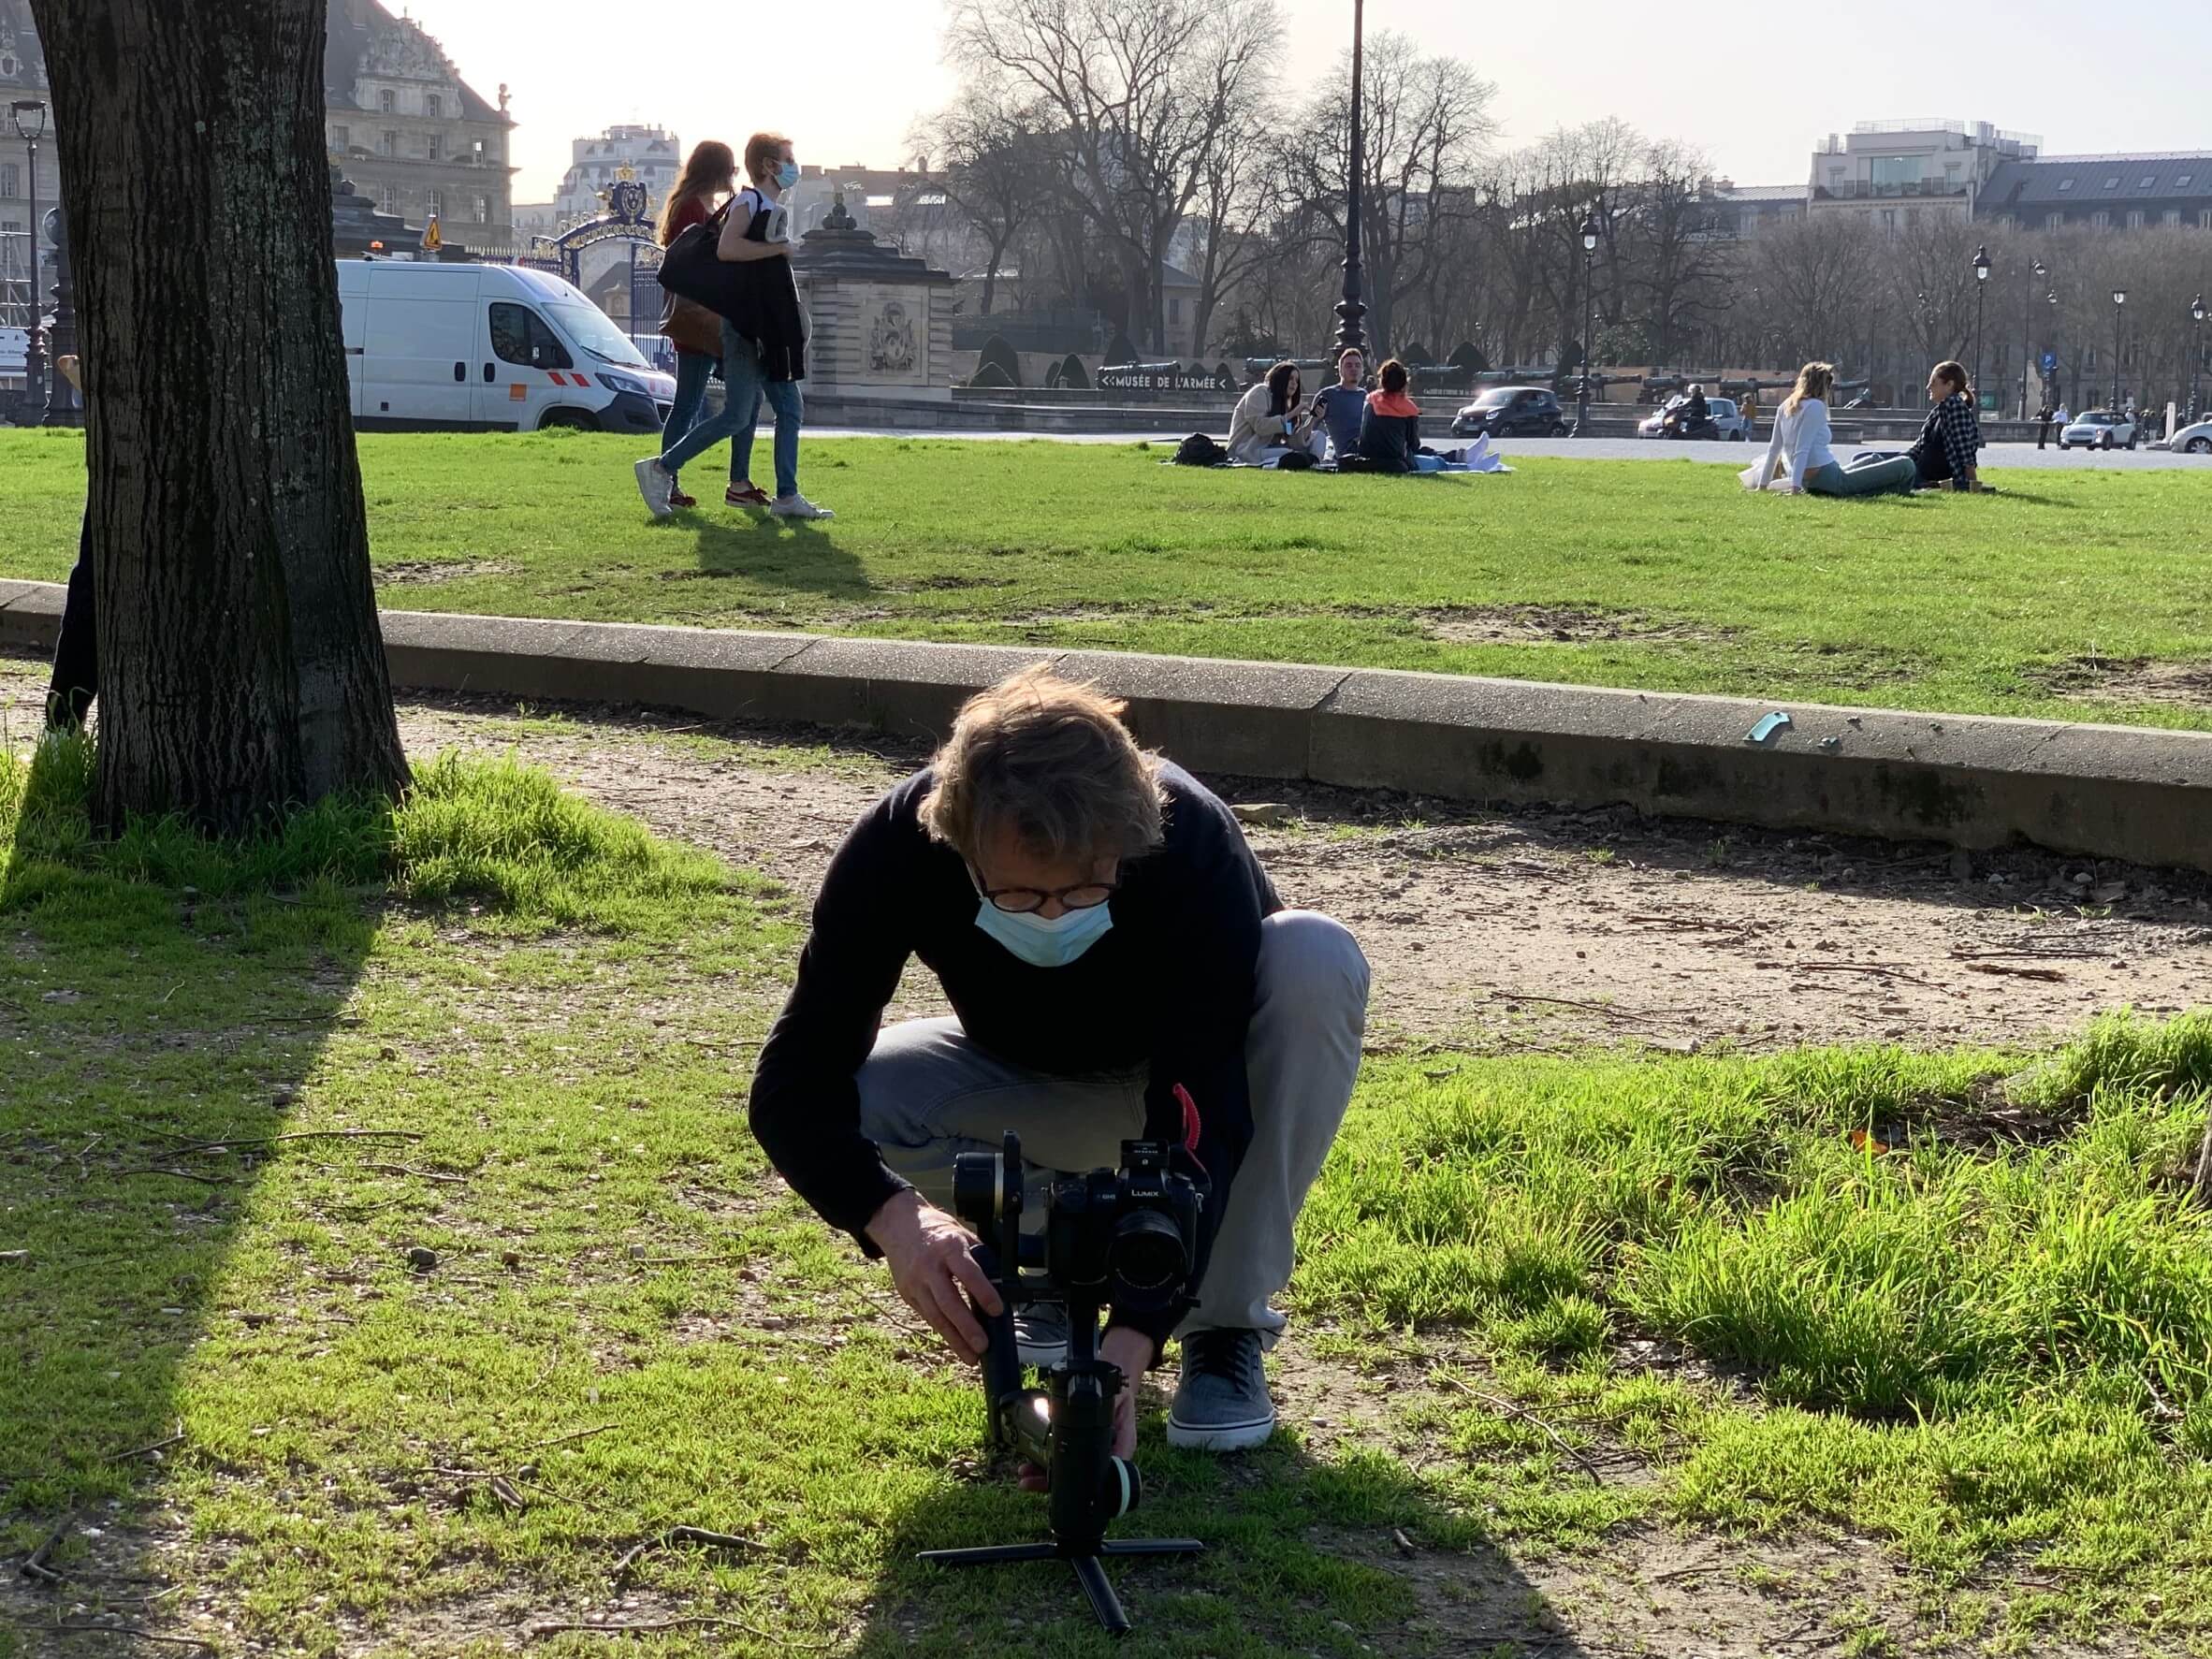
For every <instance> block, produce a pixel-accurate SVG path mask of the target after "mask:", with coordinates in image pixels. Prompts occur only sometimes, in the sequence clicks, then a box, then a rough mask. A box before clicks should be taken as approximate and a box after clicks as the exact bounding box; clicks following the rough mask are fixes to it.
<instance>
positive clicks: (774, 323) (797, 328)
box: [730, 191, 807, 381]
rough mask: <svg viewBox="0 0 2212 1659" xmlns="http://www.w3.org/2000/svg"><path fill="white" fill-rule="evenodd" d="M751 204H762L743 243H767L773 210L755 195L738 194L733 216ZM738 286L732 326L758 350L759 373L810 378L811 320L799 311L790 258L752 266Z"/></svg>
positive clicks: (741, 270)
mask: <svg viewBox="0 0 2212 1659" xmlns="http://www.w3.org/2000/svg"><path fill="white" fill-rule="evenodd" d="M749 202H757V203H758V204H759V206H758V208H757V210H756V211H754V213H753V215H752V218H751V220H750V222H749V223H748V224H747V226H746V227H745V240H747V241H749V242H764V241H766V240H768V221H769V219H770V218H771V217H772V216H773V215H774V213H775V211H776V210H775V209H774V207H773V206H771V205H770V204H769V203H768V202H767V200H766V199H765V198H764V197H762V196H759V195H757V194H755V193H753V192H751V191H739V192H738V193H737V195H736V196H735V198H734V199H733V200H732V202H731V204H730V211H738V212H742V211H744V210H745V207H746V206H747V205H748V203H749ZM736 269H737V272H738V275H739V278H740V286H739V288H738V303H737V308H736V310H735V311H734V312H733V313H731V316H730V326H731V327H734V328H735V329H736V330H737V333H738V335H739V337H740V338H742V339H745V340H749V341H751V342H753V344H755V345H756V346H758V347H759V348H760V353H761V371H762V373H763V374H764V375H765V376H766V377H767V378H768V379H770V380H778V381H784V380H804V379H806V378H807V320H806V314H805V313H804V312H803V311H802V310H801V309H800V303H799V283H798V278H797V277H796V276H795V275H794V274H793V271H792V268H791V260H790V258H789V257H788V256H779V257H777V258H774V259H753V260H748V261H746V262H745V263H743V264H740V265H738V266H737V267H736Z"/></svg>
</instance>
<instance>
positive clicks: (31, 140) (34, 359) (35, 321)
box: [7, 98, 46, 410]
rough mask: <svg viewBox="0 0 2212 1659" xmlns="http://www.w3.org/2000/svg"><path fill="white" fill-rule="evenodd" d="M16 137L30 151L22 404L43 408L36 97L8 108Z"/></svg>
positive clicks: (42, 111) (40, 128)
mask: <svg viewBox="0 0 2212 1659" xmlns="http://www.w3.org/2000/svg"><path fill="white" fill-rule="evenodd" d="M7 113H8V116H9V118H10V119H11V120H12V121H13V122H14V123H15V131H16V136H17V137H18V138H22V141H23V142H24V143H25V144H27V145H29V146H30V150H31V336H30V342H29V343H28V344H27V345H26V346H25V347H24V348H23V405H24V407H25V408H28V409H39V410H43V409H44V408H45V407H46V395H45V390H44V388H45V384H46V334H45V331H44V330H43V329H42V328H41V327H39V325H40V323H42V322H43V321H44V320H45V316H46V307H45V305H44V303H43V302H42V301H41V300H40V299H39V298H38V140H39V139H40V138H44V137H46V106H45V105H44V104H43V103H41V102H39V101H38V100H37V99H36V98H18V99H16V100H15V102H14V103H12V104H10V105H8V107H7Z"/></svg>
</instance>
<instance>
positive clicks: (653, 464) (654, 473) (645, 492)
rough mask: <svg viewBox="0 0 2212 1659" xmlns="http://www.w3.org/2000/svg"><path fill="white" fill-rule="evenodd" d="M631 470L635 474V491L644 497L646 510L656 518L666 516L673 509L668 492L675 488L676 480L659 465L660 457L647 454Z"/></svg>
mask: <svg viewBox="0 0 2212 1659" xmlns="http://www.w3.org/2000/svg"><path fill="white" fill-rule="evenodd" d="M631 471H632V472H633V473H636V474H637V493H638V494H639V495H642V496H644V497H645V504H646V511H647V512H648V513H650V514H651V515H652V516H653V517H656V518H665V517H668V515H669V513H670V512H671V511H673V509H672V508H671V507H670V506H669V504H668V492H669V491H670V490H672V489H674V488H676V480H675V478H674V477H672V476H671V475H670V474H669V473H668V471H667V469H666V468H664V467H662V465H661V458H660V457H659V456H657V455H648V456H647V457H646V458H645V459H643V460H641V461H639V462H638V463H637V465H636V466H634V467H633V468H632V469H631Z"/></svg>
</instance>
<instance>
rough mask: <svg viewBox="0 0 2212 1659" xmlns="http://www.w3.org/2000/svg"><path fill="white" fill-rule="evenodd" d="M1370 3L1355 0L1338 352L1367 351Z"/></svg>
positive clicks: (1338, 307) (1353, 0) (1337, 337)
mask: <svg viewBox="0 0 2212 1659" xmlns="http://www.w3.org/2000/svg"><path fill="white" fill-rule="evenodd" d="M1366 12H1367V5H1366V0H1352V168H1351V178H1350V179H1349V181H1347V186H1346V197H1345V209H1344V298H1342V299H1340V300H1338V301H1337V302H1336V349H1337V350H1338V351H1339V352H1345V351H1356V352H1361V353H1364V352H1365V351H1366V350H1367V332H1366V330H1365V329H1364V328H1362V327H1361V326H1360V319H1361V318H1362V317H1363V316H1365V315H1366V314H1367V307H1366V306H1365V305H1364V304H1363V303H1362V302H1361V298H1360V190H1361V184H1362V182H1364V181H1365V179H1366V177H1367V145H1366V133H1365V132H1364V130H1363V128H1364V126H1365V124H1366V123H1365V117H1364V115H1363V114H1362V107H1361V91H1360V80H1361V35H1362V34H1363V33H1364V30H1365V24H1366Z"/></svg>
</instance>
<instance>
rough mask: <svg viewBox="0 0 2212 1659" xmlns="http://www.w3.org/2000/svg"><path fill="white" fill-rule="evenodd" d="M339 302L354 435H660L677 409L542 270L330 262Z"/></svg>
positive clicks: (591, 313) (670, 392)
mask: <svg viewBox="0 0 2212 1659" xmlns="http://www.w3.org/2000/svg"><path fill="white" fill-rule="evenodd" d="M338 299H339V305H340V309H341V313H342V327H343V329H344V333H345V364H346V370H347V373H348V376H349V378H350V379H351V381H352V383H353V410H354V425H355V426H356V427H357V428H358V429H361V430H363V431H389V432H429V431H502V432H517V431H519V432H535V431H540V430H543V429H545V428H546V427H582V428H587V429H591V430H595V431H603V432H638V433H648V432H649V433H652V434H653V435H655V436H658V435H659V434H660V431H661V428H662V423H663V422H665V421H666V419H667V418H668V405H669V403H670V402H671V401H672V400H674V399H675V397H676V382H675V380H674V379H673V378H672V377H670V376H669V375H666V374H662V373H661V372H660V371H657V370H655V369H654V368H653V367H652V366H651V365H649V364H648V363H647V361H646V360H645V358H644V357H640V356H639V355H638V350H637V347H635V346H634V345H633V344H631V343H630V340H629V337H628V336H627V335H625V334H624V333H623V332H622V330H621V329H620V328H618V327H616V326H615V323H614V320H613V319H612V318H610V317H609V316H608V315H607V314H606V313H604V312H603V311H601V310H600V309H599V307H597V306H596V305H593V304H592V303H591V301H590V300H589V299H588V298H585V297H584V294H583V292H582V291H581V290H580V289H578V288H576V287H575V286H573V285H572V284H568V283H565V282H563V281H561V279H560V278H559V277H557V276H554V275H552V274H551V273H550V272H547V271H543V270H531V269H525V268H524V267H521V266H516V265H463V264H455V265H443V264H429V263H427V262H416V261H411V260H400V259H377V258H368V259H341V260H339V261H338Z"/></svg>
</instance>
